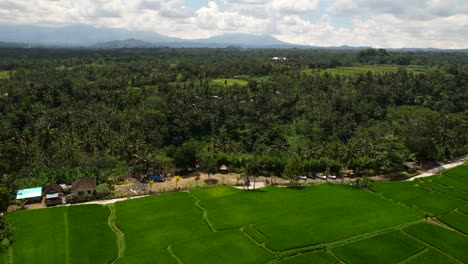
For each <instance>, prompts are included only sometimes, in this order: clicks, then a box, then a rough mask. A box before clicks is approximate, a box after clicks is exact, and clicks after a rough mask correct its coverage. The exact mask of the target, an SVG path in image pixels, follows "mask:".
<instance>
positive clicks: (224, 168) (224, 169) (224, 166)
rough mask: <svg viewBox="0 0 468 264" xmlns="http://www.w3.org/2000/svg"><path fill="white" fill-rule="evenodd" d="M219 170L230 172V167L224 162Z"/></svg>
mask: <svg viewBox="0 0 468 264" xmlns="http://www.w3.org/2000/svg"><path fill="white" fill-rule="evenodd" d="M219 171H220V172H221V173H228V172H229V169H228V167H227V166H226V165H224V164H223V165H221V167H219Z"/></svg>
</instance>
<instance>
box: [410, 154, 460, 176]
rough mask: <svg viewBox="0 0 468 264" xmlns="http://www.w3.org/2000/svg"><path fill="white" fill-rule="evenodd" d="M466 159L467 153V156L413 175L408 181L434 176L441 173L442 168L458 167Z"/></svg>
mask: <svg viewBox="0 0 468 264" xmlns="http://www.w3.org/2000/svg"><path fill="white" fill-rule="evenodd" d="M466 161H468V155H465V156H463V157H461V158H458V159H456V160H454V161H452V162H449V163H445V164H442V166H439V167H435V168H433V169H430V170H428V171H426V172H425V173H423V174H419V175H418V176H414V177H411V178H409V179H407V180H406V181H414V180H416V179H419V178H425V177H430V176H433V175H435V174H437V173H439V172H440V171H441V170H442V169H451V168H453V167H457V166H460V165H462V164H463V163H465V162H466Z"/></svg>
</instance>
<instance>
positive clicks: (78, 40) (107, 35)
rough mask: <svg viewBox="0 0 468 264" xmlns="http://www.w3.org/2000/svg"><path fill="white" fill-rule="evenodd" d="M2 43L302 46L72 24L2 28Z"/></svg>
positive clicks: (240, 36)
mask: <svg viewBox="0 0 468 264" xmlns="http://www.w3.org/2000/svg"><path fill="white" fill-rule="evenodd" d="M0 42H10V43H24V44H27V45H31V46H68V47H98V48H149V47H158V46H168V47H226V46H232V45H236V46H241V47H301V45H295V44H290V43H286V42H282V41H280V40H277V39H275V38H273V37H270V36H265V35H249V34H228V35H219V36H214V37H211V38H207V39H194V40H186V39H180V38H172V37H168V36H163V35H160V34H158V33H155V32H145V31H129V30H125V29H111V28H96V27H93V26H87V25H72V26H67V27H60V28H53V27H43V26H29V25H2V26H1V27H0Z"/></svg>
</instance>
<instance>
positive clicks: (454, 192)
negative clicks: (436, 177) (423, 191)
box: [420, 178, 468, 201]
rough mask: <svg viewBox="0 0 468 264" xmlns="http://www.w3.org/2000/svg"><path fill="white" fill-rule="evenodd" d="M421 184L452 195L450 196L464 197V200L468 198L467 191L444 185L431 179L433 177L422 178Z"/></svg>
mask: <svg viewBox="0 0 468 264" xmlns="http://www.w3.org/2000/svg"><path fill="white" fill-rule="evenodd" d="M420 185H421V186H422V187H425V188H429V189H431V190H433V191H436V192H440V193H443V194H446V195H450V196H452V197H455V198H458V199H462V200H465V201H466V200H468V193H467V192H464V191H461V190H458V189H454V188H450V187H449V186H446V185H443V184H440V183H437V182H433V181H432V180H431V178H429V179H425V180H422V181H421V184H420Z"/></svg>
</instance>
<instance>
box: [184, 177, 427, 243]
mask: <svg viewBox="0 0 468 264" xmlns="http://www.w3.org/2000/svg"><path fill="white" fill-rule="evenodd" d="M211 192H212V190H211V189H201V190H195V191H193V194H194V195H195V196H196V197H197V198H198V199H199V200H200V205H201V206H202V207H203V208H205V210H206V211H207V212H208V217H209V219H210V222H211V223H212V224H213V226H214V227H215V229H217V230H225V229H232V228H239V227H242V226H244V225H245V224H247V223H249V224H253V225H254V226H255V228H256V229H257V230H259V231H260V232H261V234H264V236H266V237H267V238H268V239H269V240H268V241H267V242H266V245H267V246H268V247H269V248H271V249H273V250H286V249H291V248H296V247H304V246H308V245H314V244H319V243H324V242H330V241H333V240H339V239H343V238H346V237H350V236H355V235H359V234H361V233H366V232H372V231H376V230H379V229H383V228H387V227H391V226H395V225H399V224H403V223H405V222H410V221H414V220H416V219H418V218H420V217H422V214H421V213H418V212H416V211H414V210H411V209H407V208H404V207H402V206H398V205H396V204H394V203H392V202H390V201H387V200H385V199H382V198H379V197H378V196H376V195H374V194H372V193H369V192H368V191H365V190H353V189H351V188H350V187H346V186H335V185H327V184H325V185H318V186H312V187H307V188H304V189H301V190H291V189H284V188H267V189H266V190H264V191H255V192H245V191H241V190H235V189H232V188H230V187H220V188H217V190H216V192H215V194H212V193H211ZM338 201H339V202H338ZM355 201H360V202H359V203H356V202H355ZM317 212H321V213H320V214H318V213H317ZM292 215H294V216H295V217H290V216H292ZM332 215H333V217H330V216H332ZM364 219H365V221H364ZM349 223H353V224H352V228H350V227H349Z"/></svg>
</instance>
